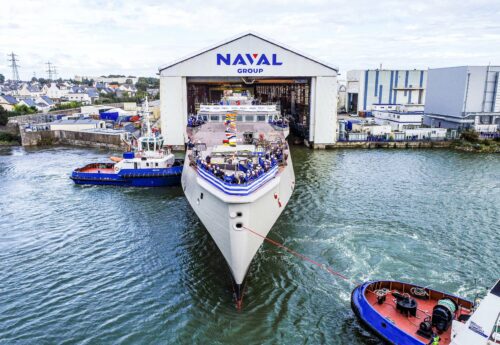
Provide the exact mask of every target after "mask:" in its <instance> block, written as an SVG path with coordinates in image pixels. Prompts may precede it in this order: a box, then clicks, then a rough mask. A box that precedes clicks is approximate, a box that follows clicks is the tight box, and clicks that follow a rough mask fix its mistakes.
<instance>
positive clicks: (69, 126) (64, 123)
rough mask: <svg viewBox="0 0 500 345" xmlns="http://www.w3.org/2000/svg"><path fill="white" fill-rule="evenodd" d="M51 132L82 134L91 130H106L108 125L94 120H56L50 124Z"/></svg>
mask: <svg viewBox="0 0 500 345" xmlns="http://www.w3.org/2000/svg"><path fill="white" fill-rule="evenodd" d="M48 125H50V130H51V131H57V130H62V131H73V132H81V131H85V130H91V129H104V128H106V123H105V122H104V121H99V120H93V119H74V120H56V121H53V122H50V123H48Z"/></svg>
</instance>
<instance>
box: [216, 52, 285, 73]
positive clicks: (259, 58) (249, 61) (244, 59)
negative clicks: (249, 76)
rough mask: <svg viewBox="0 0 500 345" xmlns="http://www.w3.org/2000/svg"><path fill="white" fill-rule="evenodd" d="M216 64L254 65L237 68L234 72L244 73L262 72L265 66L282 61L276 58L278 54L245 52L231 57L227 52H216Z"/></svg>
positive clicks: (276, 64)
mask: <svg viewBox="0 0 500 345" xmlns="http://www.w3.org/2000/svg"><path fill="white" fill-rule="evenodd" d="M217 65H218V66H221V65H226V66H255V67H247V68H238V69H237V70H236V72H237V73H238V74H245V73H255V74H258V73H262V72H264V67H265V66H281V65H283V62H281V61H279V60H278V54H271V56H269V57H268V56H267V55H266V54H259V53H252V54H249V53H246V54H237V55H234V57H233V55H232V54H230V53H227V54H217ZM257 66H258V67H257Z"/></svg>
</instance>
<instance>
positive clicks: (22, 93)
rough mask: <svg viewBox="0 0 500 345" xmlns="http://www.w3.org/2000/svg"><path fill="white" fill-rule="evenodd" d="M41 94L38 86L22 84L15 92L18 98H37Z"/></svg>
mask: <svg viewBox="0 0 500 345" xmlns="http://www.w3.org/2000/svg"><path fill="white" fill-rule="evenodd" d="M42 93H43V92H42V90H41V89H40V88H39V87H38V85H30V84H28V83H23V84H22V85H21V87H20V88H19V89H18V90H17V94H18V95H19V97H20V98H37V97H39V96H41V95H42Z"/></svg>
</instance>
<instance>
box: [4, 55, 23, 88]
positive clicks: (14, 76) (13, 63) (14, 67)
mask: <svg viewBox="0 0 500 345" xmlns="http://www.w3.org/2000/svg"><path fill="white" fill-rule="evenodd" d="M7 56H8V57H9V60H8V61H9V62H10V66H9V67H10V68H11V69H12V80H13V81H15V82H18V81H20V79H19V70H18V68H19V67H21V66H19V65H18V64H17V63H18V62H19V60H18V59H17V54H14V52H12V53H10V54H8V55H7Z"/></svg>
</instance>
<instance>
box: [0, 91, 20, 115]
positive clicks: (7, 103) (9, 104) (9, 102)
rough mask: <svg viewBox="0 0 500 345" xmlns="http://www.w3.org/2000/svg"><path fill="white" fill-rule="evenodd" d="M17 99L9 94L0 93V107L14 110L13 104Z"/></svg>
mask: <svg viewBox="0 0 500 345" xmlns="http://www.w3.org/2000/svg"><path fill="white" fill-rule="evenodd" d="M17 103H18V102H17V99H15V98H14V97H12V96H10V95H0V107H2V108H4V109H5V110H7V111H12V110H14V106H15V105H16V104H17Z"/></svg>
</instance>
